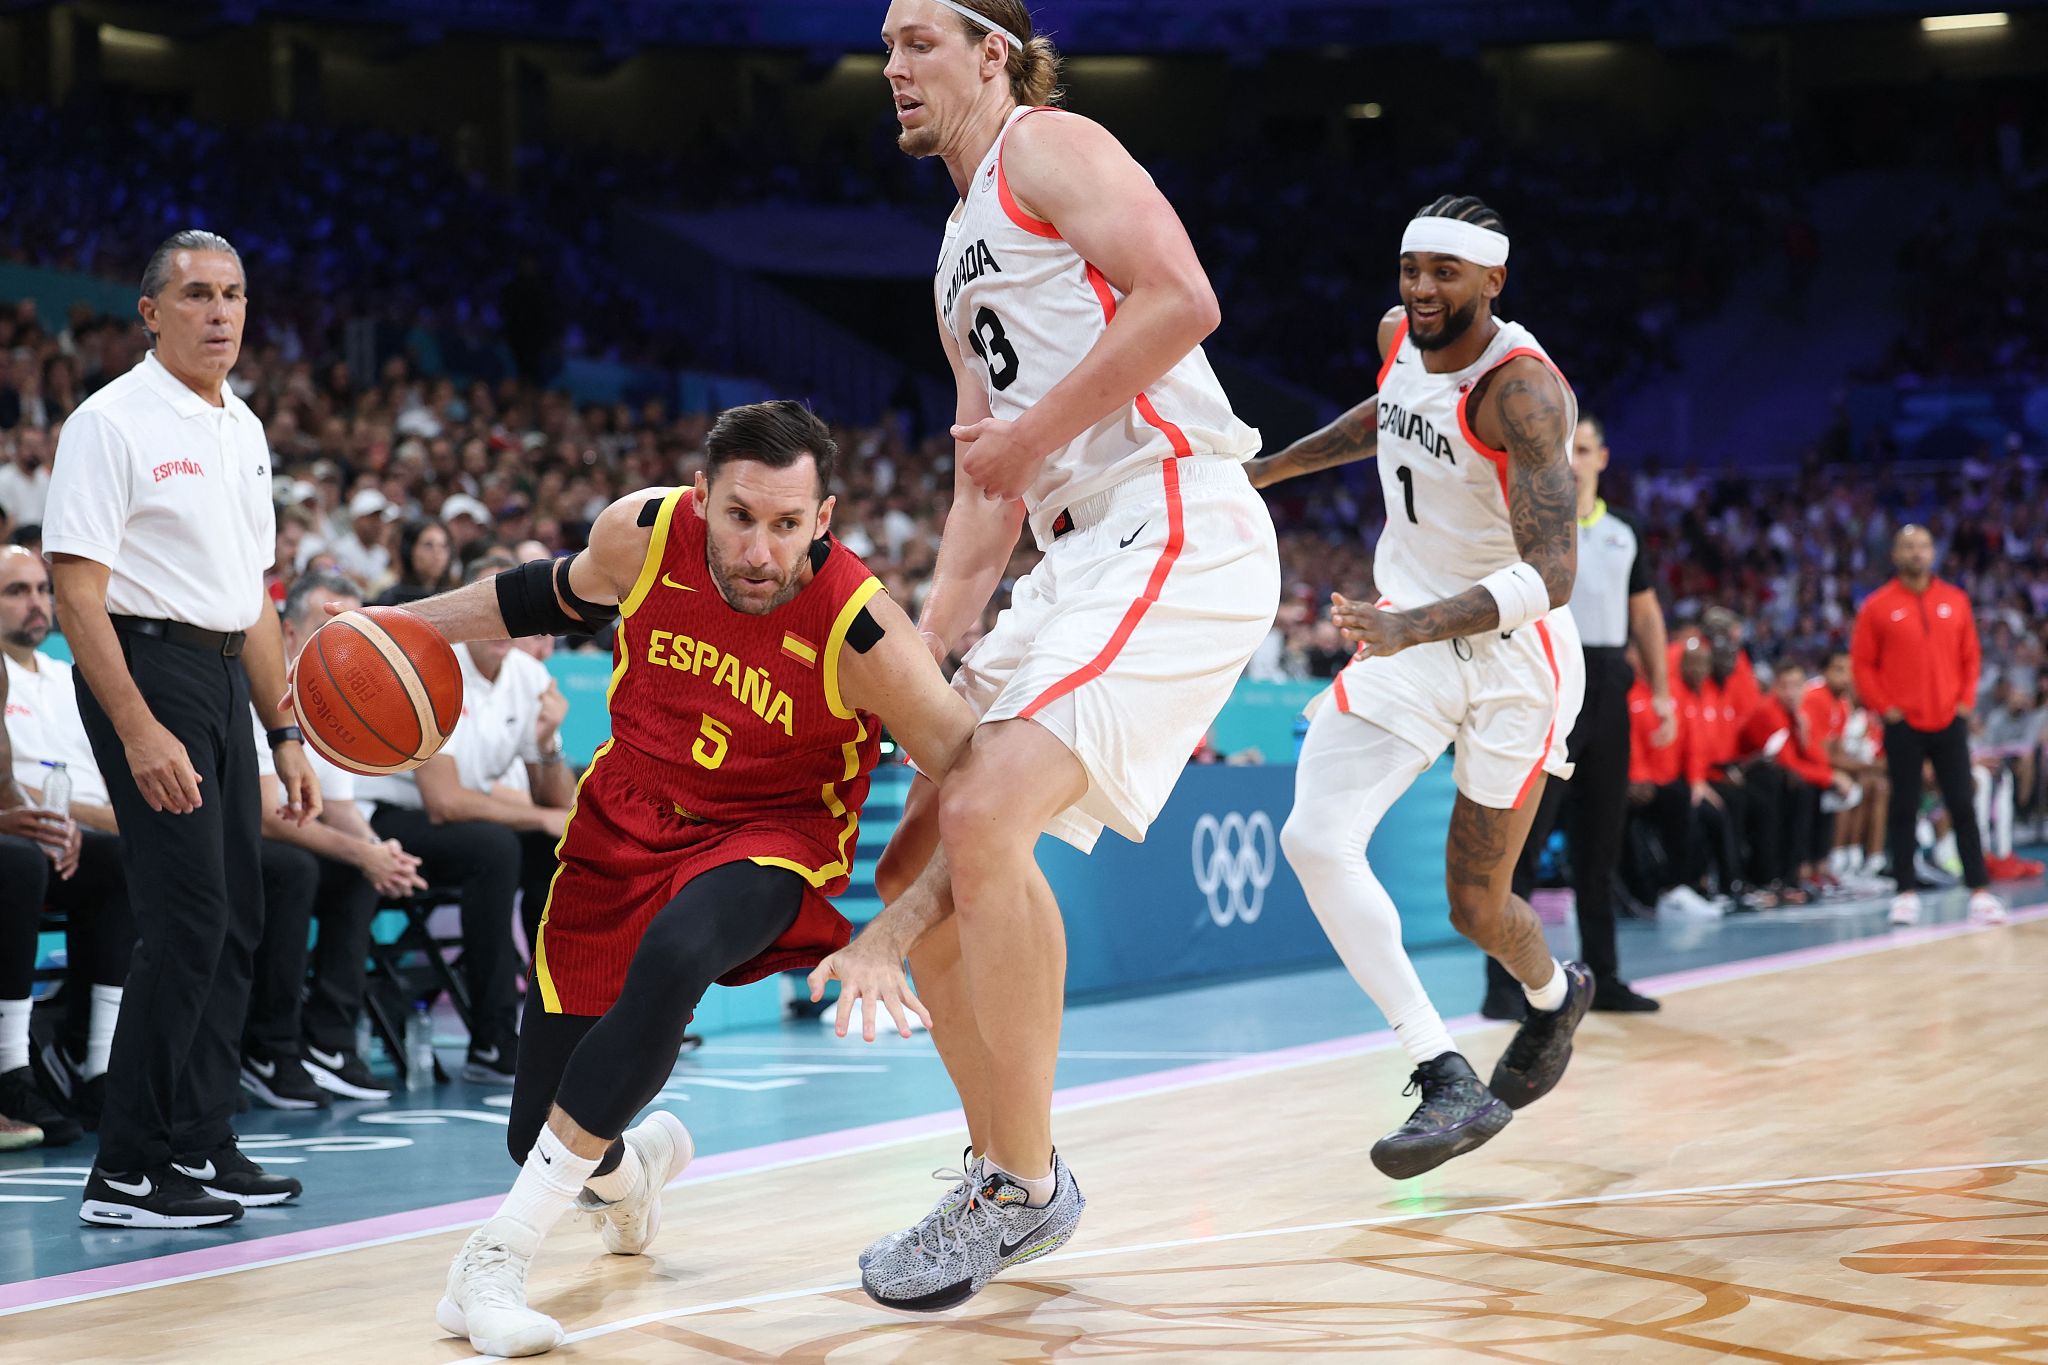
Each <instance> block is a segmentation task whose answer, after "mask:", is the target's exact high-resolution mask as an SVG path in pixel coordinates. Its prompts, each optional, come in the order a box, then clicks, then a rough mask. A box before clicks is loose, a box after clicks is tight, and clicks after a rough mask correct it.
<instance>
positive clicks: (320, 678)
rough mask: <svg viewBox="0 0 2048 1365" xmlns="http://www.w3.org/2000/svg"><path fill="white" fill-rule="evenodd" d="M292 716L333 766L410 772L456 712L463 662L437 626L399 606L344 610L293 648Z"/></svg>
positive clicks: (442, 737) (436, 746) (449, 727)
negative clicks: (301, 645) (295, 660)
mask: <svg viewBox="0 0 2048 1365" xmlns="http://www.w3.org/2000/svg"><path fill="white" fill-rule="evenodd" d="M292 714H293V716H294V717H296V719H297V720H298V724H299V728H300V729H301V730H303V731H305V734H306V742H307V743H308V744H310V745H312V746H313V747H314V748H315V749H317V750H318V751H319V752H320V754H321V755H322V756H323V757H325V758H326V759H327V760H328V761H330V762H331V763H333V764H334V765H335V766H336V767H339V768H346V769H348V771H350V772H352V773H361V774H362V775H364V776H366V777H378V776H382V775H384V774H386V773H404V772H411V771H412V770H413V769H414V768H417V767H419V766H420V764H422V763H424V762H426V761H427V760H428V759H430V758H432V757H433V756H434V755H435V754H436V753H437V752H438V751H439V750H440V748H441V746H442V745H443V744H444V743H446V742H447V740H448V736H449V733H450V732H451V731H453V730H454V729H455V722H456V721H457V720H458V719H460V718H461V716H462V668H461V665H459V664H458V663H457V662H456V661H455V650H454V649H453V648H452V647H450V645H449V644H448V641H447V640H446V639H445V638H443V637H442V635H441V632H440V631H438V630H436V629H434V628H433V627H432V626H430V625H428V624H427V623H426V622H425V621H423V620H421V619H420V618H419V617H418V616H415V615H414V614H413V613H411V612H409V611H407V610H406V609H405V608H403V607H364V608H362V609H361V610H359V611H345V612H343V613H342V614H341V615H339V616H337V617H335V618H333V619H332V620H330V621H328V622H327V624H325V625H323V626H321V627H320V629H318V630H316V631H314V632H313V638H311V639H310V640H308V641H306V647H305V648H304V649H303V650H301V651H300V652H299V661H298V663H297V664H296V665H294V667H293V670H292Z"/></svg>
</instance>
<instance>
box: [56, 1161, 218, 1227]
mask: <svg viewBox="0 0 2048 1365" xmlns="http://www.w3.org/2000/svg"><path fill="white" fill-rule="evenodd" d="M241 1216H242V1206H241V1205H240V1204H238V1203H236V1202H235V1201H234V1200H232V1199H225V1198H222V1197H220V1196H218V1195H215V1194H212V1193H210V1192H208V1191H206V1190H203V1189H201V1188H200V1187H199V1182H198V1181H196V1180H194V1179H192V1178H191V1177H190V1176H188V1175H185V1174H183V1173H181V1172H180V1171H178V1170H177V1168H175V1167H173V1166H159V1167H157V1168H156V1169H155V1170H150V1171H136V1172H131V1173H125V1174H124V1173H122V1172H119V1171H103V1170H101V1169H100V1168H99V1167H98V1166H97V1165H95V1166H94V1167H93V1168H92V1174H91V1175H89V1176H87V1177H86V1181H85V1199H84V1201H83V1202H82V1203H80V1204H79V1206H78V1221H79V1222H81V1223H90V1224H92V1225H93V1226H95V1227H102V1228H215V1227H219V1226H221V1225H222V1224H224V1223H232V1222H234V1221H235V1220H236V1219H237V1218H240V1217H241Z"/></svg>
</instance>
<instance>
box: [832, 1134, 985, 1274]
mask: <svg viewBox="0 0 2048 1365" xmlns="http://www.w3.org/2000/svg"><path fill="white" fill-rule="evenodd" d="M980 1170H981V1163H980V1162H979V1161H976V1160H975V1159H974V1146H973V1144H971V1143H970V1144H969V1145H967V1146H965V1147H962V1148H961V1149H960V1169H959V1170H957V1171H955V1170H949V1169H946V1168H944V1167H941V1168H940V1169H939V1170H936V1171H933V1172H932V1179H934V1180H944V1181H947V1182H948V1188H947V1190H946V1192H945V1193H944V1194H942V1195H940V1196H939V1202H938V1203H936V1204H934V1205H932V1211H931V1212H930V1213H928V1214H926V1215H925V1216H924V1218H922V1219H920V1220H919V1221H918V1222H916V1223H913V1224H912V1225H911V1226H910V1227H908V1228H902V1229H899V1230H897V1231H895V1232H892V1233H889V1234H888V1235H886V1236H883V1237H877V1238H876V1239H875V1240H874V1241H872V1242H870V1243H868V1245H867V1250H865V1251H863V1252H861V1254H860V1268H861V1269H862V1270H866V1269H867V1268H868V1262H869V1261H872V1260H874V1259H875V1257H877V1256H879V1255H881V1254H882V1253H883V1252H885V1251H887V1250H888V1249H889V1248H890V1247H892V1246H895V1245H896V1244H897V1243H898V1242H900V1241H902V1240H903V1239H904V1238H906V1237H909V1236H911V1235H913V1234H914V1233H916V1231H917V1230H918V1229H919V1228H921V1227H923V1226H924V1225H925V1223H927V1222H929V1221H931V1220H932V1219H934V1218H936V1217H938V1216H939V1215H940V1214H942V1213H950V1212H951V1211H952V1210H954V1209H957V1208H959V1207H960V1206H961V1205H962V1204H964V1203H966V1202H967V1193H968V1191H969V1190H971V1189H973V1188H974V1177H975V1176H976V1175H977V1174H978V1173H979V1172H980Z"/></svg>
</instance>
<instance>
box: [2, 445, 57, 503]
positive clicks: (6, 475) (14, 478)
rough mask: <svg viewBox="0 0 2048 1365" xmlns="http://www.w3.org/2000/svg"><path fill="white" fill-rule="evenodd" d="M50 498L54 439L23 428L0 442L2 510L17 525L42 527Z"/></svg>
mask: <svg viewBox="0 0 2048 1365" xmlns="http://www.w3.org/2000/svg"><path fill="white" fill-rule="evenodd" d="M49 499H50V436H49V433H48V432H46V431H44V430H42V429H41V428H40V427H31V426H23V427H20V428H18V429H17V430H16V431H15V432H14V433H13V438H12V439H11V440H0V507H5V508H6V509H7V514H8V515H9V516H10V517H12V518H13V519H14V524H15V525H16V526H39V525H41V524H42V520H43V508H44V506H45V505H46V504H47V503H48V502H49Z"/></svg>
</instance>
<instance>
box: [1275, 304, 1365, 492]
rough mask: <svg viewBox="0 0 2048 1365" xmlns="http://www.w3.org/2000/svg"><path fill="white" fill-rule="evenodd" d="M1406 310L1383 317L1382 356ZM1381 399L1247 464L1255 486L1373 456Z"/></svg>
mask: <svg viewBox="0 0 2048 1365" xmlns="http://www.w3.org/2000/svg"><path fill="white" fill-rule="evenodd" d="M1401 317H1402V311H1401V310H1400V309H1399V308H1396V309H1393V310H1392V311H1390V312H1389V313H1388V314H1387V315H1386V316H1385V317H1383V318H1381V319H1380V358H1381V359H1382V360H1384V359H1386V356H1387V352H1388V351H1389V350H1390V349H1392V347H1393V344H1394V335H1395V333H1396V332H1398V331H1399V330H1400V328H1399V324H1400V321H1401ZM1379 421H1380V400H1379V395H1378V394H1374V395H1373V396H1372V397H1371V398H1368V399H1366V400H1365V401H1364V402H1363V403H1360V404H1359V405H1358V406H1357V407H1355V408H1353V409H1351V411H1349V412H1347V413H1345V414H1344V415H1343V416H1342V417H1339V418H1338V419H1337V420H1336V421H1334V422H1332V423H1330V425H1328V426H1326V427H1324V428H1323V429H1322V430H1321V431H1318V432H1316V433H1315V434H1313V435H1310V436H1304V437H1302V438H1301V439H1300V440H1299V441H1296V442H1295V443H1294V444H1293V445H1291V446H1289V447H1287V449H1285V450H1283V451H1281V452H1280V453H1279V454H1277V455H1262V456H1260V457H1259V458H1258V459H1256V460H1253V461H1251V462H1250V463H1249V464H1247V465H1246V466H1245V467H1244V472H1245V473H1246V474H1248V475H1250V476H1251V481H1252V487H1254V488H1265V487H1267V486H1269V485H1271V484H1276V483H1279V482H1280V481H1282V480H1283V479H1292V478H1295V477H1296V476H1298V475H1301V474H1314V473H1316V472H1317V471H1319V470H1324V469H1335V468H1336V467H1337V466H1338V465H1340V464H1350V463H1352V462H1353V461H1355V460H1369V459H1371V458H1372V457H1373V456H1374V455H1376V454H1378V453H1379V448H1380V432H1379Z"/></svg>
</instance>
